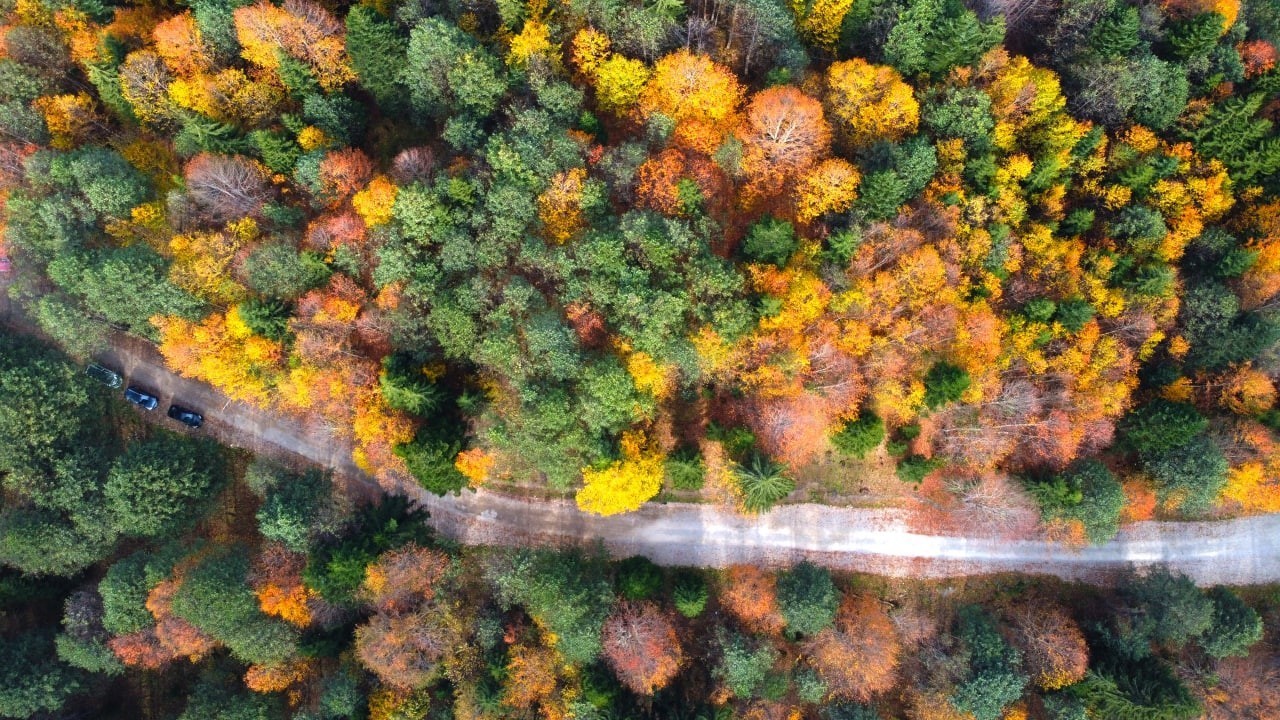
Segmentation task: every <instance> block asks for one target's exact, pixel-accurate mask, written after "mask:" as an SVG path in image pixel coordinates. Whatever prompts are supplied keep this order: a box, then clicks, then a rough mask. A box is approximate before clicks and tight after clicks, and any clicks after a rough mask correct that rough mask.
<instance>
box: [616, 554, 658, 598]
mask: <svg viewBox="0 0 1280 720" xmlns="http://www.w3.org/2000/svg"><path fill="white" fill-rule="evenodd" d="M615 584H616V585H617V588H618V593H619V594H620V595H622V597H624V598H626V599H628V600H648V599H649V598H651V597H653V596H655V595H657V594H658V591H659V590H661V589H662V569H661V568H659V567H658V566H657V565H654V564H653V561H652V560H650V559H649V558H647V557H644V556H642V555H633V556H631V557H629V558H627V559H626V560H623V561H622V562H620V563H618V569H617V576H616V578H615Z"/></svg>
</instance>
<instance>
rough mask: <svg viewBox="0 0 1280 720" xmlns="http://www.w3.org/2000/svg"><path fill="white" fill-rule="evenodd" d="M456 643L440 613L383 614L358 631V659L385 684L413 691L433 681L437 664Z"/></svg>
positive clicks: (426, 611)
mask: <svg viewBox="0 0 1280 720" xmlns="http://www.w3.org/2000/svg"><path fill="white" fill-rule="evenodd" d="M455 640H456V638H454V637H453V635H452V633H450V632H449V631H448V630H447V629H446V627H445V626H444V625H443V624H442V623H441V619H440V617H439V612H438V611H436V610H433V609H430V608H422V609H420V610H416V611H414V612H410V613H406V614H403V615H386V614H381V613H379V614H377V615H374V616H373V617H371V618H369V621H368V622H367V623H365V624H364V625H361V626H360V627H358V628H356V645H355V647H356V656H357V657H359V658H360V662H361V663H363V664H364V666H365V667H367V668H369V670H371V671H373V673H374V674H375V675H377V676H378V678H379V679H381V680H382V681H383V682H385V683H387V684H389V685H393V686H395V687H399V688H403V689H407V690H412V689H417V688H421V687H424V686H425V685H426V684H427V683H428V682H429V681H430V680H431V678H432V676H433V673H434V672H435V669H436V665H437V663H439V662H440V659H441V658H442V657H443V656H444V653H445V651H446V650H448V649H449V648H450V647H452V644H453V643H454V642H455Z"/></svg>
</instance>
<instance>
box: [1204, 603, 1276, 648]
mask: <svg viewBox="0 0 1280 720" xmlns="http://www.w3.org/2000/svg"><path fill="white" fill-rule="evenodd" d="M1208 595H1209V600H1210V602H1212V603H1213V623H1212V624H1211V625H1210V626H1209V629H1208V630H1206V631H1205V633H1204V634H1203V635H1201V636H1200V639H1199V643H1200V646H1201V647H1203V648H1204V651H1205V652H1207V653H1209V655H1210V656H1212V657H1216V658H1223V657H1244V656H1246V655H1248V654H1249V647H1250V646H1252V645H1253V644H1254V643H1256V642H1258V641H1259V640H1261V639H1262V630H1263V627H1262V618H1261V617H1260V616H1259V615H1258V612H1257V611H1256V610H1254V609H1253V608H1251V607H1249V606H1248V605H1246V604H1245V602H1244V601H1243V600H1241V599H1240V596H1239V595H1237V594H1235V593H1234V592H1232V591H1231V590H1229V589H1227V588H1225V587H1215V588H1213V589H1211V590H1209V593H1208Z"/></svg>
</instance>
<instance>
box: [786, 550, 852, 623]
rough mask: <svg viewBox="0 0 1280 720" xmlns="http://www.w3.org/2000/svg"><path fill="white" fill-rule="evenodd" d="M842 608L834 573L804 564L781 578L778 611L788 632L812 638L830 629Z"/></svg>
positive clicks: (811, 564)
mask: <svg viewBox="0 0 1280 720" xmlns="http://www.w3.org/2000/svg"><path fill="white" fill-rule="evenodd" d="M839 606H840V593H839V591H837V590H836V586H835V583H834V582H832V580H831V573H830V572H829V571H828V570H827V569H826V568H823V567H819V566H817V565H814V564H813V563H810V562H807V561H806V562H802V563H800V564H799V565H796V566H795V567H793V568H791V569H790V570H787V571H785V572H783V573H782V574H780V575H779V576H778V608H779V609H780V610H781V611H782V617H783V619H784V620H786V621H787V632H788V633H792V634H795V635H803V636H808V637H812V636H814V635H817V634H818V633H820V632H822V631H823V630H825V629H827V628H829V627H831V624H832V623H833V622H835V618H836V610H837V609H838V608H839Z"/></svg>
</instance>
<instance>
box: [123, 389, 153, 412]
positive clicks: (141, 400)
mask: <svg viewBox="0 0 1280 720" xmlns="http://www.w3.org/2000/svg"><path fill="white" fill-rule="evenodd" d="M124 399H125V400H128V401H129V402H131V403H133V404H134V405H137V406H138V407H140V408H142V409H143V410H155V409H156V406H157V405H159V404H160V398H158V397H156V396H155V395H152V394H151V393H149V392H147V391H145V390H139V389H138V388H137V387H135V386H133V385H130V386H129V387H128V388H126V389H125V391H124Z"/></svg>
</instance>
